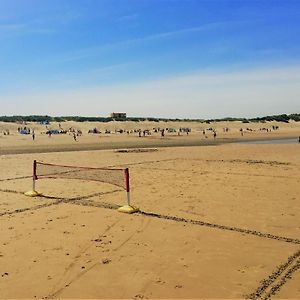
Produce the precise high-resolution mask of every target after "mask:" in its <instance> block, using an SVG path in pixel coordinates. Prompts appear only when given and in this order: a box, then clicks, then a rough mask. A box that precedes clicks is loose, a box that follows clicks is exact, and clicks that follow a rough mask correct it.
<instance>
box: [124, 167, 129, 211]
mask: <svg viewBox="0 0 300 300" xmlns="http://www.w3.org/2000/svg"><path fill="white" fill-rule="evenodd" d="M124 174H125V189H126V194H127V204H128V206H130V185H129V169H128V168H126V169H125V170H124Z"/></svg>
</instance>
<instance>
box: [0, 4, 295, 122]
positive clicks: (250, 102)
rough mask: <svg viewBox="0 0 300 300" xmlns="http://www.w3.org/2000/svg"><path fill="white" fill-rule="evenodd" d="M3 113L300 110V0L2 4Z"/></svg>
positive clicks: (181, 113) (194, 114) (214, 113)
mask: <svg viewBox="0 0 300 300" xmlns="http://www.w3.org/2000/svg"><path fill="white" fill-rule="evenodd" d="M0 104H1V113H0V114H1V115H4V114H7V115H12V114H50V115H90V116H98V115H101V116H104V115H107V114H108V113H109V112H111V111H126V112H127V113H128V114H129V115H131V116H157V117H190V118H210V117H223V116H258V115H266V114H276V113H292V112H298V113H299V112H300V1H298V0H295V1H292V0H282V1H279V0H277V1H272V0H265V1H263V0H259V1H255V0H253V1H247V0H236V1H229V0H228V1H225V0H207V1H204V0H97V1H96V0H82V1H80V0H76V1H74V0H72V1H71V0H70V1H69V0H68V1H67V0H43V1H41V0H18V1H17V0H0Z"/></svg>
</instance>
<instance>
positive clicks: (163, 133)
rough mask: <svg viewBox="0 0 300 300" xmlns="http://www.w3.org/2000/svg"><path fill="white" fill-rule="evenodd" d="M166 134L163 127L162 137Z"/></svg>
mask: <svg viewBox="0 0 300 300" xmlns="http://www.w3.org/2000/svg"><path fill="white" fill-rule="evenodd" d="M164 136H165V130H164V129H162V130H161V137H164Z"/></svg>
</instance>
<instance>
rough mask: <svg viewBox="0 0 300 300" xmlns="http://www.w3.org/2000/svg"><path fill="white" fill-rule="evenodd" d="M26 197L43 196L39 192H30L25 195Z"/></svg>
mask: <svg viewBox="0 0 300 300" xmlns="http://www.w3.org/2000/svg"><path fill="white" fill-rule="evenodd" d="M24 195H25V196H28V197H37V196H41V195H42V194H41V193H39V192H37V191H28V192H26V193H24Z"/></svg>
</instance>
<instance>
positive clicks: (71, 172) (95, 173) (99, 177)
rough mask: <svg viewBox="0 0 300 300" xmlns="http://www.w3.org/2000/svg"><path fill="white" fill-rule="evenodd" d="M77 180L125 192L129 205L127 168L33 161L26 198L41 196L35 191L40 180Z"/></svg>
mask: <svg viewBox="0 0 300 300" xmlns="http://www.w3.org/2000/svg"><path fill="white" fill-rule="evenodd" d="M46 178H48V179H51V178H52V179H59V178H61V179H78V180H87V181H98V182H102V183H108V184H112V185H115V186H118V187H121V188H123V189H124V190H125V191H126V199H127V206H131V205H130V184H129V169H128V168H92V167H79V166H65V165H56V164H50V163H44V162H39V161H36V160H34V161H33V175H32V191H29V192H27V193H25V194H26V195H27V196H38V195H41V194H40V193H38V192H37V191H36V181H37V180H40V179H46Z"/></svg>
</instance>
